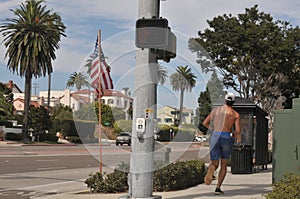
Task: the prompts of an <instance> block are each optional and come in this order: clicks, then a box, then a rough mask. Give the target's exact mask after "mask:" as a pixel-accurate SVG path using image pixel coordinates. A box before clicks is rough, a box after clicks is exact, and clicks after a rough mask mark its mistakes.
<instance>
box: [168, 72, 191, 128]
mask: <svg viewBox="0 0 300 199" xmlns="http://www.w3.org/2000/svg"><path fill="white" fill-rule="evenodd" d="M196 78H197V77H196V76H195V75H194V73H192V72H191V68H188V66H178V67H177V69H176V72H175V73H173V74H172V75H171V76H170V83H171V85H172V88H173V90H174V91H180V109H179V117H178V119H179V126H181V122H182V121H181V118H182V110H183V96H184V91H186V90H187V91H191V90H192V88H193V87H195V84H196Z"/></svg>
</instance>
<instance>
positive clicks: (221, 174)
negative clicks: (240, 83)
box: [217, 158, 228, 189]
mask: <svg viewBox="0 0 300 199" xmlns="http://www.w3.org/2000/svg"><path fill="white" fill-rule="evenodd" d="M227 162H228V159H223V158H222V159H221V169H220V172H219V177H218V184H217V188H219V189H220V188H221V185H222V183H223V181H224V179H225V176H226V173H227Z"/></svg>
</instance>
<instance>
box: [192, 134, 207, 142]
mask: <svg viewBox="0 0 300 199" xmlns="http://www.w3.org/2000/svg"><path fill="white" fill-rule="evenodd" d="M193 141H194V142H206V141H207V138H206V136H199V135H198V136H195V137H194V140H193Z"/></svg>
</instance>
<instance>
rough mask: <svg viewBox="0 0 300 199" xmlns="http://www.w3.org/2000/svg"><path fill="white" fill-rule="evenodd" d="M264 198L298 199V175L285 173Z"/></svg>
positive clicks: (299, 190) (299, 189)
mask: <svg viewBox="0 0 300 199" xmlns="http://www.w3.org/2000/svg"><path fill="white" fill-rule="evenodd" d="M264 196H265V197H266V198H267V199H282V198H284V199H296V198H300V175H296V174H293V173H287V174H286V175H284V178H283V179H282V180H280V181H279V182H276V183H275V184H274V185H273V190H272V191H271V192H269V193H267V194H265V195H264Z"/></svg>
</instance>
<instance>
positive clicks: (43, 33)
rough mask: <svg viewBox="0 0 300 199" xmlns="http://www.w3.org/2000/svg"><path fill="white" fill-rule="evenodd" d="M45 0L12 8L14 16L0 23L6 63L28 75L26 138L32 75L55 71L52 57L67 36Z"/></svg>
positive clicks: (37, 75) (26, 88)
mask: <svg viewBox="0 0 300 199" xmlns="http://www.w3.org/2000/svg"><path fill="white" fill-rule="evenodd" d="M44 2H45V1H43V0H27V1H26V2H25V3H21V5H20V7H18V8H16V9H14V10H11V11H12V12H13V14H14V15H15V17H14V18H7V19H6V20H5V22H4V23H3V24H1V26H0V32H2V35H3V37H4V45H5V47H6V48H7V51H6V54H5V57H8V62H7V66H8V68H9V69H10V71H12V72H13V73H17V75H20V76H21V77H25V102H24V119H23V129H22V132H23V139H25V134H27V133H28V113H29V105H30V100H31V82H32V77H35V78H37V77H41V76H45V75H46V74H50V73H51V72H52V71H53V67H52V60H54V59H55V58H56V55H55V50H57V49H58V48H59V42H60V38H61V36H66V35H65V34H64V32H65V28H66V27H65V26H64V24H63V23H62V21H61V17H60V16H59V15H58V14H57V13H55V12H52V10H47V7H46V5H42V4H43V3H44Z"/></svg>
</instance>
